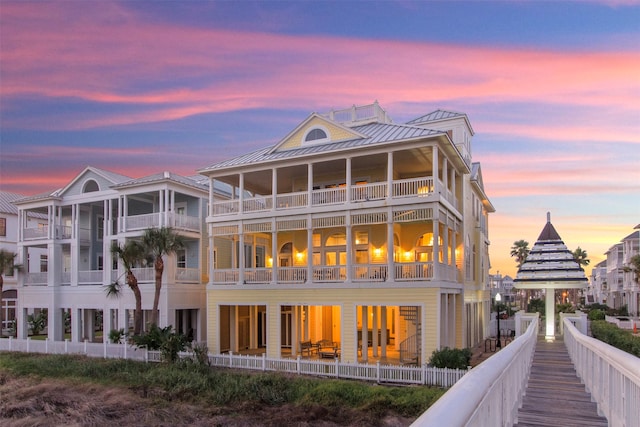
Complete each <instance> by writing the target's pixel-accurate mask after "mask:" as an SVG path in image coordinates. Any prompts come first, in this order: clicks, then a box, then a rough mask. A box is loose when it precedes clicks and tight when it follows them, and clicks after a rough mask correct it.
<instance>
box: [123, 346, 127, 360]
mask: <svg viewBox="0 0 640 427" xmlns="http://www.w3.org/2000/svg"><path fill="white" fill-rule="evenodd" d="M122 345H123V346H124V360H127V343H126V342H125V343H123V344H122Z"/></svg>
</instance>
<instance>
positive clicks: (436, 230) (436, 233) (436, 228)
mask: <svg viewBox="0 0 640 427" xmlns="http://www.w3.org/2000/svg"><path fill="white" fill-rule="evenodd" d="M434 211H435V212H434V213H433V215H434V219H433V279H434V280H437V279H440V274H439V273H440V272H439V270H440V269H439V266H440V244H439V240H440V239H439V237H440V222H439V221H438V219H437V218H438V217H437V215H438V210H437V209H434Z"/></svg>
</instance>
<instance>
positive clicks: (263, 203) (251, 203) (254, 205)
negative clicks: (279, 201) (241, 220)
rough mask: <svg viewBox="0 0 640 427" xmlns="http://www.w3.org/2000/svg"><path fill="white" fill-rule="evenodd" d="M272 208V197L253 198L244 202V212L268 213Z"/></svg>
mask: <svg viewBox="0 0 640 427" xmlns="http://www.w3.org/2000/svg"><path fill="white" fill-rule="evenodd" d="M272 207H273V199H272V198H271V197H253V198H250V199H244V200H243V201H242V210H243V211H244V212H260V211H268V210H271V208H272Z"/></svg>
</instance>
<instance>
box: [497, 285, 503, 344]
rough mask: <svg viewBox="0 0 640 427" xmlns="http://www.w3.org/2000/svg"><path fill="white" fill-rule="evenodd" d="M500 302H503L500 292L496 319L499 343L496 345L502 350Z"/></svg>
mask: <svg viewBox="0 0 640 427" xmlns="http://www.w3.org/2000/svg"><path fill="white" fill-rule="evenodd" d="M500 301H502V297H501V296H500V292H498V293H497V294H496V311H497V316H496V319H497V320H498V342H497V343H496V348H502V343H501V342H500V306H499V304H500Z"/></svg>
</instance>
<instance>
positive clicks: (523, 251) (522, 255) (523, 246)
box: [511, 240, 529, 268]
mask: <svg viewBox="0 0 640 427" xmlns="http://www.w3.org/2000/svg"><path fill="white" fill-rule="evenodd" d="M527 255H529V242H527V241H526V240H518V241H515V242H513V246H511V256H512V257H516V262H517V263H518V268H520V266H522V264H524V262H525V260H526V259H527Z"/></svg>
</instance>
